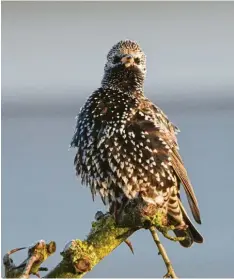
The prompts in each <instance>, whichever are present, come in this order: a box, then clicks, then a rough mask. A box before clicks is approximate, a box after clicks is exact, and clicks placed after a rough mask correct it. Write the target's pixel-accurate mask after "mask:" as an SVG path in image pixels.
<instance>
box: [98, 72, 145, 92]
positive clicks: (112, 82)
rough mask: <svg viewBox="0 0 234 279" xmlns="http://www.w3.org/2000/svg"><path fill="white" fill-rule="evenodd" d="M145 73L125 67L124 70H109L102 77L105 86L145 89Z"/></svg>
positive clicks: (125, 89)
mask: <svg viewBox="0 0 234 279" xmlns="http://www.w3.org/2000/svg"><path fill="white" fill-rule="evenodd" d="M144 79H145V78H144V75H143V74H142V73H141V72H138V71H133V70H128V69H125V70H123V71H113V70H110V71H107V72H105V75H104V77H103V79H102V87H103V88H112V89H118V90H122V91H124V92H125V91H143V87H144Z"/></svg>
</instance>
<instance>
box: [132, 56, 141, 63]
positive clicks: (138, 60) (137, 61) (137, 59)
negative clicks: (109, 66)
mask: <svg viewBox="0 0 234 279" xmlns="http://www.w3.org/2000/svg"><path fill="white" fill-rule="evenodd" d="M134 61H135V63H136V64H137V65H139V64H140V63H141V60H140V58H139V57H136V58H135V59H134Z"/></svg>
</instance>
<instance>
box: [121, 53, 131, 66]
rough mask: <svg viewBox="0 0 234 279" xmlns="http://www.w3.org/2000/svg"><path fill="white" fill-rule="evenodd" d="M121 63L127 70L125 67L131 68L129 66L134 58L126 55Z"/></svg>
mask: <svg viewBox="0 0 234 279" xmlns="http://www.w3.org/2000/svg"><path fill="white" fill-rule="evenodd" d="M121 62H122V64H123V65H125V67H126V68H127V67H129V66H131V65H133V64H134V58H133V56H132V55H130V54H127V55H125V56H124V57H123V58H122V59H121Z"/></svg>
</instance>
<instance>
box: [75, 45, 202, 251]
mask: <svg viewBox="0 0 234 279" xmlns="http://www.w3.org/2000/svg"><path fill="white" fill-rule="evenodd" d="M145 76H146V56H145V54H144V52H143V50H142V49H141V47H140V46H139V44H138V43H137V42H135V41H131V40H124V41H120V42H118V43H117V44H115V45H114V46H113V47H112V48H111V50H110V51H109V53H108V55H107V61H106V64H105V68H104V76H103V79H102V82H101V87H100V88H98V89H97V90H96V91H94V92H93V93H92V94H91V96H90V97H89V98H88V99H87V101H86V103H85V104H84V106H83V107H82V108H81V110H80V112H79V114H78V116H77V125H76V129H75V134H74V136H73V139H72V142H71V146H72V147H76V148H77V153H76V156H75V159H74V164H75V168H76V174H77V176H80V177H81V180H82V184H86V185H88V186H89V187H90V189H91V193H92V196H93V199H94V196H95V194H96V193H99V195H100V196H101V198H102V201H103V203H104V204H107V205H109V208H110V211H111V212H114V211H115V210H116V208H117V209H118V208H122V207H123V206H125V205H126V204H127V203H128V202H129V201H131V200H133V199H136V198H139V197H140V198H142V199H143V200H144V201H145V202H146V203H152V204H154V205H156V206H157V207H158V208H161V209H163V210H165V212H166V215H167V216H168V219H170V220H172V222H173V223H174V224H176V229H175V230H174V233H175V234H176V236H179V237H183V236H189V237H186V239H185V240H183V241H180V244H181V245H182V246H184V247H189V246H191V245H192V244H193V242H197V243H202V242H203V238H202V236H201V235H200V233H199V232H198V231H197V230H196V228H195V227H194V225H193V224H192V222H191V220H190V219H189V217H188V215H187V213H186V211H185V209H184V207H183V205H182V203H181V199H180V184H181V185H183V187H184V189H185V192H186V195H187V198H188V202H189V205H190V208H191V211H192V214H193V217H194V219H195V221H196V222H197V223H199V224H201V219H200V212H199V208H198V202H197V199H196V196H195V193H194V190H193V187H192V185H191V182H190V180H189V177H188V174H187V171H186V169H185V167H184V164H183V161H182V158H181V156H180V154H179V151H178V150H179V147H178V143H177V138H176V134H177V132H178V131H179V130H178V128H177V127H176V126H175V125H174V124H172V123H171V122H170V121H169V119H168V118H167V116H166V115H165V114H164V113H163V111H162V110H161V109H160V108H159V107H158V106H156V105H154V104H153V103H152V102H151V101H150V100H149V99H148V98H146V96H145V95H144V80H145ZM114 209H115V210H114Z"/></svg>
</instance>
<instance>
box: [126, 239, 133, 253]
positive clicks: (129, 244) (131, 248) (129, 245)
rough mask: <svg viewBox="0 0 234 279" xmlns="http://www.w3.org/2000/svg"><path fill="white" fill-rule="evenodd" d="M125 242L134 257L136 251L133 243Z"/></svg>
mask: <svg viewBox="0 0 234 279" xmlns="http://www.w3.org/2000/svg"><path fill="white" fill-rule="evenodd" d="M124 242H125V243H126V244H127V245H128V247H129V249H130V250H131V252H132V254H133V255H134V250H133V246H132V243H131V241H130V240H128V239H126V240H125V241H124Z"/></svg>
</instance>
